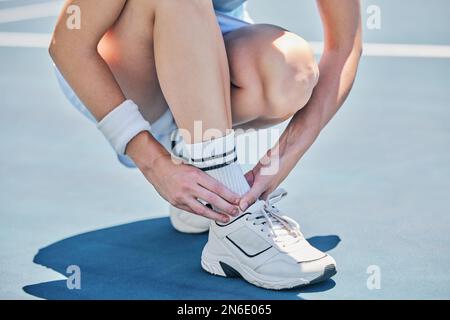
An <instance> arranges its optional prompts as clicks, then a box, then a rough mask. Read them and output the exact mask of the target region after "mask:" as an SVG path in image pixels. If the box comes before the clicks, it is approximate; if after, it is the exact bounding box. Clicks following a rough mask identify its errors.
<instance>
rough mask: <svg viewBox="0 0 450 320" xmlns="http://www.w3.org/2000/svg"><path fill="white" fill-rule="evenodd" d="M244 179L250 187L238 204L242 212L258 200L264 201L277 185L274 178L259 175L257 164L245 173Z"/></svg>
mask: <svg viewBox="0 0 450 320" xmlns="http://www.w3.org/2000/svg"><path fill="white" fill-rule="evenodd" d="M245 178H246V179H247V182H248V184H249V185H250V190H249V191H248V192H247V193H246V194H245V195H243V196H242V199H241V201H240V203H239V207H240V209H241V210H242V211H245V210H247V208H248V207H250V206H251V205H252V204H253V203H255V202H256V201H257V200H258V199H263V200H264V199H266V198H267V196H268V195H269V194H270V193H272V192H273V191H274V190H275V189H276V188H277V187H278V185H279V182H277V181H278V179H276V177H275V176H272V175H262V174H261V166H260V165H259V164H258V165H257V166H255V167H254V168H253V169H252V170H250V171H249V172H247V173H246V174H245ZM280 182H281V181H280Z"/></svg>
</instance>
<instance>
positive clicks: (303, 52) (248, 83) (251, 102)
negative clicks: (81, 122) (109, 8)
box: [99, 0, 318, 132]
mask: <svg viewBox="0 0 450 320" xmlns="http://www.w3.org/2000/svg"><path fill="white" fill-rule="evenodd" d="M186 3H188V2H185V1H175V0H174V1H164V0H160V1H157V0H151V1H129V2H128V3H127V5H126V6H125V8H124V10H123V12H122V15H121V16H120V18H119V20H118V21H117V23H116V24H115V25H114V27H113V28H111V30H110V31H109V32H108V33H107V35H106V36H105V37H104V38H103V40H102V41H101V43H100V46H99V49H100V52H101V54H102V56H103V58H104V59H105V60H106V61H107V63H108V65H109V66H110V68H111V70H112V71H113V73H114V76H115V77H116V79H117V81H118V82H119V84H120V86H121V88H122V90H123V91H124V93H125V95H126V96H127V97H128V98H131V99H133V100H134V101H136V102H137V103H138V105H139V106H140V107H141V111H142V113H143V114H144V116H145V117H146V118H147V119H148V120H149V121H150V122H153V121H155V120H156V119H158V118H159V116H161V115H162V113H163V112H164V111H165V110H167V108H168V103H167V102H166V98H167V100H169V101H170V107H171V110H172V112H173V113H174V116H175V118H176V119H177V120H176V121H177V122H178V124H179V126H180V127H184V128H188V130H193V129H192V125H193V122H194V121H195V120H202V121H203V129H205V130H206V129H208V128H217V129H219V130H225V129H227V128H230V126H231V124H230V123H231V115H230V110H231V113H232V120H233V126H234V127H244V128H249V127H251V128H255V129H257V128H263V127H268V126H271V125H275V124H277V123H280V122H282V121H283V120H285V119H287V118H289V117H290V116H292V115H293V114H294V113H295V112H296V111H298V110H299V109H300V108H301V107H303V106H304V105H305V103H306V102H307V101H308V100H309V97H310V95H311V92H312V90H313V88H314V86H315V84H316V83H317V80H318V69H317V64H316V63H315V61H314V56H313V55H312V52H311V49H310V47H309V45H308V44H307V43H306V41H304V40H303V39H301V38H300V37H298V36H296V35H294V34H292V33H289V32H287V31H285V30H283V29H281V28H279V27H275V26H269V25H254V26H249V27H245V28H241V29H239V30H236V31H233V32H231V33H229V34H227V35H226V37H225V46H226V54H227V55H228V59H227V56H225V49H224V44H223V42H224V41H223V39H222V36H221V34H220V31H219V29H218V26H217V22H216V20H215V17H214V13H213V12H212V9H211V8H210V7H208V6H206V5H198V6H200V7H197V5H192V4H190V5H189V6H190V7H189V8H184V7H183V6H184V5H186ZM189 3H190V2H189ZM160 4H162V5H161V6H160V7H158V5H160ZM172 5H173V7H174V8H171V6H172ZM157 8H160V10H159V12H156V11H157ZM177 10H178V11H177ZM179 10H181V13H180V11H179ZM166 11H167V14H166V13H165V12H166ZM189 12H190V13H192V16H191V17H189V14H188V13H189ZM158 14H159V15H160V16H159V15H158ZM194 15H200V16H202V18H195V17H194ZM205 16H206V18H204V17H205ZM183 17H184V18H183ZM172 19H173V21H172ZM180 19H181V20H180ZM183 19H186V21H184V20H183ZM195 21H197V22H196V24H197V25H194V26H191V25H192V22H195ZM163 22H164V23H165V24H168V25H169V26H171V27H170V28H169V27H168V28H165V27H164V25H165V24H164V25H163ZM158 23H159V27H160V29H161V30H159V29H157V28H158ZM190 28H192V30H191V31H187V30H188V29H190ZM196 28H198V29H201V30H200V31H193V30H194V29H196ZM209 29H212V30H213V32H211V31H209V32H205V30H209ZM197 32H198V33H197ZM193 34H195V36H192V35H193ZM158 37H160V38H161V42H162V43H159V42H160V41H158V43H159V44H158V45H156V48H155V50H154V47H153V43H154V40H155V39H159V38H158ZM170 39H171V40H170ZM169 40H170V41H169ZM200 40H201V41H200ZM180 47H181V48H182V49H180ZM154 51H157V52H160V53H159V55H160V56H159V58H160V59H159V60H158V59H155V54H156V56H158V54H157V53H155V54H154ZM189 52H190V53H189ZM188 57H193V58H188ZM155 60H157V61H158V66H159V67H158V68H157V67H156V64H155ZM160 60H161V61H160ZM228 60H229V70H230V72H231V83H232V84H231V93H230V76H229V71H228ZM207 61H209V62H207ZM194 66H196V67H194ZM157 70H158V74H159V75H160V77H159V78H158V75H157ZM181 80H182V81H181ZM160 83H161V85H160ZM161 87H163V91H164V94H163V91H162V90H161ZM230 96H231V102H230ZM189 128H190V129H189ZM191 132H192V131H191Z"/></svg>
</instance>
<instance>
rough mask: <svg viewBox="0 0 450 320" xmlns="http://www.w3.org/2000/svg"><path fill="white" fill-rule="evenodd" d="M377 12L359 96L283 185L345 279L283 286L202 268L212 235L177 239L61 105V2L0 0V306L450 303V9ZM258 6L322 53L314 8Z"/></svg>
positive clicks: (159, 211) (150, 198) (368, 33)
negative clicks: (56, 58)
mask: <svg viewBox="0 0 450 320" xmlns="http://www.w3.org/2000/svg"><path fill="white" fill-rule="evenodd" d="M281 3H282V4H281ZM369 5H377V6H378V7H379V8H380V9H381V18H382V20H381V29H379V30H378V29H376V30H369V29H368V28H367V27H366V28H365V30H364V38H365V42H366V43H368V45H367V46H366V52H365V56H364V57H363V59H362V61H361V65H360V70H359V75H358V78H357V80H356V83H355V86H354V89H353V91H352V93H351V96H350V98H349V99H348V101H347V103H346V104H345V106H344V107H343V108H342V109H341V111H340V112H339V113H338V115H337V116H336V117H335V118H334V119H333V121H332V122H331V123H330V125H329V126H328V127H327V128H326V130H324V132H323V134H322V135H321V137H320V138H319V139H318V140H317V142H316V144H315V145H314V146H313V147H312V148H311V150H310V151H309V153H307V155H306V156H305V157H304V159H303V160H302V161H301V163H300V164H299V165H298V166H297V168H296V169H295V170H294V172H293V173H292V174H291V175H290V177H289V178H288V179H287V180H286V181H285V183H284V184H283V185H282V186H283V187H284V188H285V189H287V190H288V192H289V196H288V197H287V199H286V200H285V201H284V202H283V203H281V204H280V208H281V209H282V210H283V211H284V212H285V213H286V214H288V215H290V216H292V217H293V218H295V219H296V220H297V221H299V223H300V224H301V226H302V230H303V232H304V233H305V236H306V237H307V238H308V239H310V241H311V243H312V244H313V245H315V246H317V247H318V248H319V249H321V250H324V251H328V252H329V253H330V254H331V255H332V256H333V257H334V258H335V259H336V261H337V263H338V274H337V275H336V276H335V277H333V279H332V280H329V281H327V282H325V283H322V284H318V285H314V286H311V287H307V288H304V289H300V290H289V291H281V292H274V291H268V290H264V289H259V288H256V287H253V286H251V285H249V284H247V283H245V282H244V281H243V280H240V279H224V278H219V277H213V276H210V275H209V274H206V273H205V272H203V271H202V270H201V267H200V253H201V250H202V247H203V245H204V244H205V243H206V239H207V236H206V235H200V236H193V235H183V234H180V233H177V232H175V231H174V230H173V229H172V228H171V227H170V223H169V220H168V218H167V216H168V206H167V204H166V203H165V202H164V201H163V200H162V199H160V198H159V196H158V195H157V193H156V192H155V191H154V190H153V188H152V187H151V186H150V185H149V184H148V183H147V182H146V181H145V179H144V178H143V177H142V176H141V175H140V173H139V172H138V171H136V170H130V169H126V168H124V167H122V166H121V165H120V164H119V163H118V161H116V159H115V157H114V156H113V153H112V150H111V148H110V147H109V146H108V144H107V143H105V141H104V138H103V137H102V136H101V134H100V133H99V132H98V131H97V129H96V128H95V127H94V126H92V125H91V124H90V123H89V122H88V121H86V120H85V119H84V118H83V117H82V116H81V115H79V114H78V113H77V111H76V110H74V109H73V108H72V107H71V106H70V105H69V102H67V101H66V99H65V98H64V96H63V94H62V93H61V92H60V90H59V88H58V87H57V83H56V79H55V76H54V74H53V70H52V63H51V60H50V58H49V56H48V53H47V50H46V49H45V48H46V43H47V42H48V39H49V38H48V37H49V34H50V33H51V31H52V29H53V26H54V24H55V21H56V16H55V15H56V14H57V13H58V10H59V8H60V6H61V2H60V1H42V0H3V1H0V88H1V94H0V148H1V156H0V299H8V298H10V299H35V298H44V299H80V298H83V299H107V298H121V299H130V298H143V299H400V298H406V299H444V298H447V299H448V298H450V273H449V266H450V254H449V252H450V102H449V101H450V90H449V80H450V78H449V75H450V22H449V19H448V12H450V2H449V1H446V0H431V1H426V2H425V1H420V0H413V1H407V0H396V1H389V0H374V1H362V9H363V18H364V21H365V20H366V19H367V17H368V14H367V13H366V9H367V8H368V7H369ZM249 8H250V12H251V14H252V15H253V17H254V19H255V20H256V21H257V22H268V23H275V24H279V25H281V26H283V27H286V28H288V29H291V30H292V31H295V32H298V33H299V34H301V35H302V36H303V37H304V38H306V39H307V40H310V41H313V44H314V46H315V47H316V48H317V49H318V50H319V49H320V41H321V40H322V35H321V27H320V20H319V17H318V14H317V10H316V8H315V4H314V2H313V1H295V0H289V1H286V0H284V1H275V0H257V1H253V0H251V1H250V2H249ZM73 265H75V266H79V267H80V270H81V289H80V290H77V289H75V290H69V289H68V288H67V283H66V277H67V276H68V275H69V274H68V273H67V268H68V267H69V266H73ZM368 272H369V273H368ZM373 276H376V277H378V278H376V280H377V281H375V282H371V281H370V280H373V279H374V278H373ZM368 280H369V285H368ZM378 280H379V281H378ZM374 283H375V284H378V283H379V286H377V285H375V287H374V285H373V284H374Z"/></svg>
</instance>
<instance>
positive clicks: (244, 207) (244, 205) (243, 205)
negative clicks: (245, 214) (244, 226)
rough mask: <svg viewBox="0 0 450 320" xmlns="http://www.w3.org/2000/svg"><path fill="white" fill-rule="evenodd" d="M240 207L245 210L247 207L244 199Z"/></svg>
mask: <svg viewBox="0 0 450 320" xmlns="http://www.w3.org/2000/svg"><path fill="white" fill-rule="evenodd" d="M240 207H241V210H242V211H245V210H247V208H248V203H247V202H245V201H244V202H243V203H242V204H241V205H240Z"/></svg>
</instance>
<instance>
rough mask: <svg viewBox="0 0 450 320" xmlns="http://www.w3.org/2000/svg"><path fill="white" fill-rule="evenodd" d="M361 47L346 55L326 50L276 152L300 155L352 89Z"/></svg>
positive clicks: (298, 157)
mask: <svg viewBox="0 0 450 320" xmlns="http://www.w3.org/2000/svg"><path fill="white" fill-rule="evenodd" d="M360 53H361V50H360V48H359V47H355V48H354V49H353V50H351V51H350V53H349V54H346V53H340V52H339V51H328V52H327V51H326V52H325V53H324V55H323V57H322V59H321V61H320V65H319V69H320V74H321V76H320V80H319V83H318V85H317V87H316V88H315V90H314V93H313V95H312V97H311V99H310V101H309V102H308V104H307V105H306V106H305V107H304V108H303V109H301V110H300V111H298V112H297V114H296V115H295V116H294V117H293V118H292V120H291V122H290V123H289V125H288V127H287V128H286V130H285V132H284V133H283V134H282V136H281V138H280V151H281V152H282V153H283V154H289V155H290V156H292V157H294V158H296V159H297V161H298V160H299V159H300V158H301V157H302V156H303V155H304V153H305V152H306V151H307V150H308V149H309V147H310V146H311V145H312V144H313V143H314V141H315V140H316V139H317V137H318V136H319V134H320V132H321V130H322V129H323V128H324V127H325V125H326V124H327V123H328V122H329V121H330V120H331V118H332V117H333V116H334V115H335V114H336V112H337V111H338V110H339V108H340V107H341V106H342V104H343V103H344V101H345V99H346V98H347V96H348V94H349V93H350V90H351V88H352V85H353V82H354V79H355V77H356V71H357V67H358V63H359V59H360Z"/></svg>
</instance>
